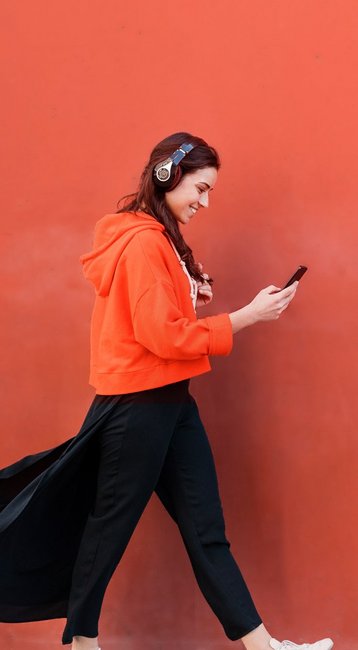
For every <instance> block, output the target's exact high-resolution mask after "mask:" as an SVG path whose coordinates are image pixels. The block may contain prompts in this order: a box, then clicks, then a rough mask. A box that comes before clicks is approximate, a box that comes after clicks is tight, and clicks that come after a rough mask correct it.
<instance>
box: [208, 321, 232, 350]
mask: <svg viewBox="0 0 358 650" xmlns="http://www.w3.org/2000/svg"><path fill="white" fill-rule="evenodd" d="M205 320H206V321H207V324H208V327H209V332H210V337H209V352H208V354H209V355H210V354H212V355H223V356H227V355H229V354H230V352H231V351H232V348H233V343H234V335H233V330H232V324H231V320H230V317H229V314H227V313H225V314H217V315H215V316H207V317H206V319H205Z"/></svg>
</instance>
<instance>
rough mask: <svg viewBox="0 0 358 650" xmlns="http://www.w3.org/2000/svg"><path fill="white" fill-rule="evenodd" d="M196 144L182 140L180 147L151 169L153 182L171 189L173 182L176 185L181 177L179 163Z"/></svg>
mask: <svg viewBox="0 0 358 650" xmlns="http://www.w3.org/2000/svg"><path fill="white" fill-rule="evenodd" d="M196 146H197V145H195V144H191V143H188V142H183V144H181V145H180V147H178V149H176V150H175V151H174V153H172V154H171V155H170V156H169V158H166V159H165V160H164V161H163V162H160V163H158V164H157V165H156V166H155V167H154V170H153V181H154V183H155V184H156V185H157V186H158V187H161V188H163V189H167V188H168V189H169V188H171V189H173V186H174V184H175V185H177V184H178V182H179V180H180V178H181V173H180V167H179V164H180V163H181V161H182V160H183V158H185V156H186V155H187V154H188V153H189V152H190V151H191V150H192V149H194V147H196Z"/></svg>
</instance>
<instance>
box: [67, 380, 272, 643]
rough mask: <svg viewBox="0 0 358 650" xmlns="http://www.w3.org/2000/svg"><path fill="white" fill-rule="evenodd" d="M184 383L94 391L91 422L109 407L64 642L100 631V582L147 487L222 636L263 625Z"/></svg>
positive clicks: (115, 558)
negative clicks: (176, 536)
mask: <svg viewBox="0 0 358 650" xmlns="http://www.w3.org/2000/svg"><path fill="white" fill-rule="evenodd" d="M189 381H190V380H189V379H186V380H183V381H180V382H175V383H172V384H168V385H166V386H161V387H160V388H154V389H149V390H145V391H140V392H135V393H129V394H123V395H96V396H95V398H94V400H93V402H92V404H91V406H90V409H89V411H88V413H87V416H86V420H85V422H86V421H88V422H89V423H90V422H91V418H93V419H95V418H98V415H100V413H101V411H102V410H103V409H105V408H106V409H108V406H109V405H111V408H110V410H109V412H108V413H109V414H108V416H107V418H106V419H105V422H104V425H103V428H102V429H101V431H100V434H99V435H100V459H99V470H98V479H97V491H96V497H95V502H94V506H93V508H92V510H91V512H90V514H89V517H88V520H87V523H86V526H85V528H84V532H83V535H82V539H81V543H80V546H79V551H78V555H77V558H76V562H75V566H74V570H73V575H72V585H71V592H70V599H69V605H68V612H67V622H66V626H65V629H64V632H63V637H62V643H63V644H66V643H71V642H72V638H73V636H74V635H81V636H87V637H96V636H97V635H98V620H99V616H100V611H101V606H102V601H103V598H104V594H105V591H106V588H107V585H108V583H109V581H110V579H111V576H112V574H113V572H114V570H115V569H116V567H117V565H118V563H119V561H120V559H121V557H122V555H123V553H124V551H125V548H126V546H127V544H128V542H129V540H130V538H131V535H132V534H133V531H134V529H135V527H136V525H137V523H138V521H139V519H140V517H141V515H142V513H143V511H144V509H145V507H146V505H147V503H148V501H149V499H150V496H151V494H152V493H153V491H155V492H156V493H157V495H158V497H159V498H160V500H161V501H162V503H163V505H164V506H165V508H166V509H167V511H168V513H169V514H170V516H171V517H172V518H173V519H174V521H175V522H176V523H177V525H178V527H179V531H180V534H181V536H182V539H183V542H184V544H185V548H186V550H187V553H188V555H189V558H190V562H191V565H192V567H193V571H194V574H195V577H196V579H197V582H198V585H199V587H200V589H201V591H202V593H203V595H204V597H205V598H206V600H207V602H208V603H209V605H210V607H211V608H212V610H213V612H214V613H215V615H216V616H217V617H218V619H219V621H220V622H221V624H222V626H223V628H224V631H225V633H226V635H227V636H228V638H229V639H232V640H236V639H239V638H241V637H242V636H244V635H245V634H247V633H248V632H250V631H251V630H253V629H255V628H256V627H258V626H259V625H260V623H262V620H261V618H260V616H259V614H258V612H257V610H256V608H255V605H254V603H253V601H252V598H251V596H250V593H249V591H248V588H247V586H246V583H245V581H244V578H243V576H242V574H241V572H240V569H239V567H238V566H237V564H236V562H235V560H234V558H233V556H232V554H231V552H230V543H229V541H228V540H227V538H226V536H225V522H224V517H223V510H222V505H221V501H220V496H219V491H218V483H217V476H216V471H215V465H214V460H213V456H212V452H211V449H210V445H209V442H208V439H207V435H206V432H205V429H204V426H203V424H202V422H201V419H200V415H199V411H198V407H197V404H196V401H195V399H194V398H193V396H192V395H191V394H190V393H189Z"/></svg>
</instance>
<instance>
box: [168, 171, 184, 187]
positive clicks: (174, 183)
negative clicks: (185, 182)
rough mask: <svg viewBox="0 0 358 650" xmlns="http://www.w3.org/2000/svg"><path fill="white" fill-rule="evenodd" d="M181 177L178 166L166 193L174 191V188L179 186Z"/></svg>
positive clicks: (181, 173)
mask: <svg viewBox="0 0 358 650" xmlns="http://www.w3.org/2000/svg"><path fill="white" fill-rule="evenodd" d="M182 176H183V172H182V169H181V167H180V165H178V167H177V168H176V170H175V172H174V176H173V180H172V182H171V183H170V187H168V190H167V191H169V192H170V191H171V190H174V189H175V188H176V186H177V185H179V183H180V181H181V179H182Z"/></svg>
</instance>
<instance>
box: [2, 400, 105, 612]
mask: <svg viewBox="0 0 358 650" xmlns="http://www.w3.org/2000/svg"><path fill="white" fill-rule="evenodd" d="M111 407H112V405H111V402H109V403H108V398H107V402H106V407H103V408H99V407H98V403H97V406H95V405H94V401H93V402H92V404H91V406H90V408H89V411H88V413H87V415H86V418H85V420H84V422H83V425H82V427H81V429H80V431H79V433H78V434H77V435H76V436H74V437H72V438H69V439H68V440H66V441H65V442H62V443H61V444H60V445H57V446H56V447H52V448H51V449H47V450H45V451H41V452H39V453H36V454H32V455H30V456H25V457H24V458H21V459H20V460H18V461H17V462H16V463H13V464H12V465H9V466H8V467H5V468H3V469H2V470H0V621H1V622H4V623H20V622H26V621H38V620H45V619H52V618H66V614H67V605H68V598H69V593H70V587H71V577H72V571H73V566H74V562H75V559H76V555H77V552H78V547H79V543H80V540H81V537H82V533H83V529H84V526H85V523H86V520H87V518H88V514H89V512H90V510H91V507H92V505H93V502H94V497H95V493H96V478H97V472H98V462H99V453H98V445H99V439H98V436H97V435H96V433H97V432H98V431H99V429H100V427H101V425H102V423H103V422H104V420H105V419H106V416H107V415H108V414H109V412H110V411H111Z"/></svg>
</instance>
